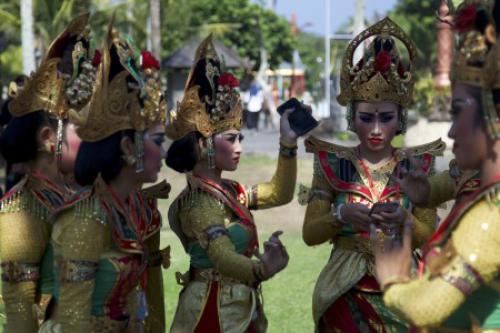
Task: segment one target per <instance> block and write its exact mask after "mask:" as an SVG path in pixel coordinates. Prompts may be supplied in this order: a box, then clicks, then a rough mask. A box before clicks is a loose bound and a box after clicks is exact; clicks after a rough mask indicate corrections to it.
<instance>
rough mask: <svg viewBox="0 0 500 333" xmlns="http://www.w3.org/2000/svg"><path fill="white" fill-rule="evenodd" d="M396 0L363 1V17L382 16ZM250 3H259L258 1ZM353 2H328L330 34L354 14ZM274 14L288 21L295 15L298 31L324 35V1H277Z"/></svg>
mask: <svg viewBox="0 0 500 333" xmlns="http://www.w3.org/2000/svg"><path fill="white" fill-rule="evenodd" d="M396 1H397V0H365V17H367V18H371V17H372V16H373V14H374V13H375V12H377V13H381V14H384V13H386V12H387V11H389V10H391V9H392V8H394V6H395V4H396ZM252 2H255V3H259V1H258V0H252ZM354 6H355V0H330V7H331V23H330V24H331V33H334V32H335V31H337V29H338V28H339V27H340V26H341V25H342V24H343V23H345V22H346V21H347V20H348V19H349V18H350V17H351V16H352V15H353V13H354ZM276 12H277V13H278V14H279V15H281V16H283V17H285V18H287V19H288V20H290V18H291V16H292V13H293V12H295V14H296V15H297V25H298V27H299V29H300V30H303V31H307V32H313V33H315V34H318V35H321V36H324V35H325V0H277V4H276Z"/></svg>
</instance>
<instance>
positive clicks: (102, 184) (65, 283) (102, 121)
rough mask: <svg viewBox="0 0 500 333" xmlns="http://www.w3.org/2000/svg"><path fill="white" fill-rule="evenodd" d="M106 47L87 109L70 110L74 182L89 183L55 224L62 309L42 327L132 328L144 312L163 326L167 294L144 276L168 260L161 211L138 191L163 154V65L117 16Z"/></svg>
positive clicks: (59, 306)
mask: <svg viewBox="0 0 500 333" xmlns="http://www.w3.org/2000/svg"><path fill="white" fill-rule="evenodd" d="M102 53H103V55H102V64H101V65H100V67H99V70H98V73H97V80H96V87H95V91H94V94H93V96H92V99H91V102H90V104H89V108H88V109H87V112H84V113H79V114H76V113H72V114H71V116H72V117H73V119H74V122H75V124H77V133H78V135H79V136H80V138H81V139H82V144H81V146H80V149H79V151H78V155H77V159H76V164H75V179H76V181H77V182H78V184H80V185H81V186H87V187H86V188H85V189H84V190H83V191H80V192H79V193H78V194H77V196H76V197H75V198H74V199H73V200H72V201H70V202H69V203H68V204H67V205H66V206H65V207H64V209H62V210H61V212H59V214H58V216H57V218H56V220H55V222H54V229H53V232H52V237H51V238H52V245H53V247H54V257H55V266H56V269H55V270H56V276H57V277H58V279H57V282H58V285H57V288H56V290H55V294H54V296H55V298H56V299H57V309H56V311H55V315H54V316H53V318H52V320H51V321H48V322H47V323H46V324H45V326H44V327H43V330H42V331H44V332H45V331H47V332H50V331H56V332H57V331H62V332H132V331H134V332H135V331H139V330H142V329H143V326H144V324H145V321H146V317H148V318H151V319H152V321H149V323H148V325H149V327H155V328H151V330H152V331H161V330H162V329H164V319H163V317H164V309H163V305H162V304H163V293H162V290H160V289H156V290H155V292H154V293H153V292H149V289H150V288H157V287H156V286H157V285H155V284H151V283H149V282H150V281H151V279H150V274H148V273H149V272H150V270H149V269H148V267H152V266H158V265H160V264H161V263H162V262H164V261H166V260H167V259H168V258H164V256H162V255H163V254H164V253H163V252H160V251H155V250H154V246H156V247H157V246H158V243H159V241H158V239H157V237H158V236H157V235H158V233H159V231H160V228H161V216H160V215H159V214H158V211H157V210H156V208H155V207H152V206H151V205H149V204H148V200H147V199H148V198H147V197H145V196H144V195H143V194H142V193H141V192H139V189H140V188H141V186H142V184H144V183H151V182H155V181H156V180H157V177H158V172H159V171H160V167H161V162H162V160H163V158H164V155H165V152H164V149H163V144H164V141H165V129H164V121H165V110H166V105H165V102H164V99H163V95H162V93H161V89H160V86H159V84H158V80H157V74H158V73H157V71H158V69H159V63H158V61H157V60H156V59H154V57H152V55H151V54H150V53H147V52H142V53H141V52H140V51H139V50H137V49H136V48H135V47H134V45H133V43H132V42H131V41H130V40H129V39H125V38H120V36H119V34H118V33H117V32H116V31H115V30H114V29H113V28H112V23H111V24H110V26H109V29H108V35H107V39H106V41H105V45H104V48H103V51H102ZM164 259H165V260H164ZM157 272H158V270H156V273H157ZM155 277H156V278H157V277H158V276H157V275H155ZM160 278H161V272H160ZM146 294H147V295H148V296H149V297H150V298H149V299H146V296H145V295H146ZM151 305H154V306H151ZM148 313H149V315H148ZM153 319H154V320H153ZM158 325H159V326H158Z"/></svg>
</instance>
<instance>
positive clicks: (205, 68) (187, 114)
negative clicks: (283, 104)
mask: <svg viewBox="0 0 500 333" xmlns="http://www.w3.org/2000/svg"><path fill="white" fill-rule="evenodd" d="M237 86H238V82H237V80H236V78H234V76H233V75H232V74H230V73H224V72H223V70H222V66H221V63H220V60H219V58H218V56H217V54H216V52H215V49H214V46H213V43H212V39H211V37H210V36H209V37H208V38H207V39H205V40H204V41H203V42H202V43H201V44H200V46H199V47H198V50H197V52H196V59H195V62H194V64H193V68H192V70H191V73H190V75H189V79H188V83H187V85H186V88H185V95H184V98H183V100H182V101H181V103H179V105H178V108H177V110H176V112H174V113H171V114H170V115H169V117H168V124H167V135H169V136H170V137H171V138H172V139H174V140H177V139H180V138H182V137H184V136H186V135H190V133H192V132H195V131H197V132H199V133H200V134H201V135H202V136H203V137H204V138H205V139H206V140H207V142H208V141H210V140H211V139H212V137H213V136H214V135H217V134H218V133H220V132H222V131H225V130H229V129H236V130H239V129H240V128H241V104H240V97H239V92H238V91H237ZM210 154H211V153H210V152H208V158H209V159H210V158H213V156H212V157H211V155H210ZM295 156H296V147H286V146H284V145H282V148H281V150H280V157H279V160H278V166H277V170H276V172H275V174H274V176H273V178H272V180H271V181H270V182H267V183H263V184H259V185H255V186H251V187H248V188H246V187H244V186H243V185H241V184H240V183H238V182H235V181H232V180H228V179H223V180H222V181H221V182H216V181H213V180H211V179H208V178H205V177H202V176H200V175H197V174H195V173H194V172H193V173H192V174H189V175H188V176H187V181H188V185H187V187H186V188H185V189H184V191H183V192H182V193H181V194H180V195H179V196H178V197H177V198H176V199H175V201H174V202H173V203H172V205H171V206H170V209H169V222H170V225H171V228H172V230H173V231H174V232H175V233H176V234H177V236H178V237H179V239H180V240H181V242H182V244H183V246H184V249H185V251H186V253H188V255H189V256H190V269H189V271H188V272H187V273H186V274H184V275H181V274H178V276H177V278H178V281H179V283H181V284H182V285H183V286H184V288H183V290H182V292H181V294H180V296H179V303H178V305H177V310H176V314H175V317H174V321H173V324H172V327H171V332H175V333H177V332H178V333H181V332H182V333H186V332H196V333H199V332H214V333H217V332H225V333H232V332H234V333H236V332H248V331H253V332H265V331H266V328H267V321H266V318H265V316H264V313H263V309H262V304H261V300H260V297H259V283H260V282H261V276H259V274H258V267H260V260H257V259H256V258H255V259H254V258H253V256H254V253H255V250H256V249H257V248H258V234H257V228H256V225H255V222H254V219H253V216H252V214H251V213H250V210H252V209H264V208H271V207H276V206H279V205H284V204H286V203H288V202H290V201H291V200H292V198H293V191H294V188H295V181H296V174H297V160H296V157H295ZM209 165H210V162H209ZM209 167H213V166H209Z"/></svg>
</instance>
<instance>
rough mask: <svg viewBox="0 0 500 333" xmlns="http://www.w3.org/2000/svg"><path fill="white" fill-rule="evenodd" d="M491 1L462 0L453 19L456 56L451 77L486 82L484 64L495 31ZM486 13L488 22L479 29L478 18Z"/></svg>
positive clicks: (475, 83) (478, 84)
mask: <svg viewBox="0 0 500 333" xmlns="http://www.w3.org/2000/svg"><path fill="white" fill-rule="evenodd" d="M491 12H492V2H491V1H486V0H469V1H464V2H462V3H461V4H460V5H459V6H458V8H457V13H456V15H455V19H454V23H453V25H454V28H455V31H456V32H457V40H458V43H457V46H456V50H455V56H454V57H453V63H452V69H451V80H452V82H453V83H463V84H467V85H471V86H475V87H482V86H483V66H484V64H485V62H486V58H487V55H488V52H489V50H490V49H491V46H492V45H493V44H495V40H496V35H495V28H494V26H493V19H492V17H491ZM479 16H486V17H487V21H488V22H489V24H488V25H487V26H486V27H485V28H484V31H480V30H479V28H478V27H477V23H476V21H477V20H478V17H479Z"/></svg>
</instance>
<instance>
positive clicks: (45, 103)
mask: <svg viewBox="0 0 500 333" xmlns="http://www.w3.org/2000/svg"><path fill="white" fill-rule="evenodd" d="M88 18H89V15H88V14H83V15H80V16H78V17H77V18H75V19H74V20H73V21H72V22H71V23H70V24H69V25H68V26H67V27H66V29H65V30H64V31H63V32H62V33H61V34H60V35H59V36H58V37H57V38H56V39H55V40H54V41H53V42H52V44H51V45H50V46H49V49H48V53H47V55H46V57H45V59H44V60H43V61H42V63H41V64H40V67H39V68H38V69H37V70H36V71H35V72H34V73H31V75H30V77H29V78H28V79H27V80H26V82H25V84H24V85H23V88H22V89H21V88H19V87H17V86H16V85H15V84H12V85H11V87H10V95H11V97H12V100H11V102H10V104H9V111H10V113H11V114H12V115H13V116H14V117H24V116H26V115H28V114H31V113H33V112H39V111H44V112H46V113H47V114H48V116H49V117H55V118H57V119H58V121H59V123H58V125H59V126H58V132H57V136H58V142H57V147H56V148H57V149H56V151H55V153H56V155H57V156H58V157H60V153H61V147H62V121H63V119H64V118H65V117H66V114H67V112H68V110H69V109H70V108H74V109H76V110H78V109H80V108H82V107H83V106H84V105H85V104H86V103H87V102H88V100H89V96H90V94H91V87H92V84H91V83H92V82H91V81H92V79H93V74H94V72H95V68H94V66H93V65H92V64H91V62H92V57H93V51H92V52H91V50H89V49H88V48H89V38H90V37H89V33H90V31H89V28H88V26H87V23H88ZM68 49H69V50H71V51H72V52H73V57H72V59H73V61H71V62H69V63H71V64H72V65H73V68H72V69H71V70H72V74H73V75H72V76H70V77H67V76H65V74H64V73H63V70H62V68H61V67H62V63H63V62H64V61H67V60H68V59H66V58H67V56H65V52H66V51H68ZM83 81H85V82H88V83H90V85H89V87H90V90H89V88H86V89H84V88H82V87H80V86H78V85H77V83H78V82H80V83H81V82H83ZM69 195H70V192H69V191H68V190H67V189H66V188H64V187H63V186H62V185H61V184H56V183H55V182H54V181H51V180H50V179H48V178H46V177H45V176H44V175H42V174H40V173H38V172H33V171H29V172H28V175H27V176H26V177H25V179H24V180H23V181H21V182H20V183H19V184H18V185H17V186H16V187H14V188H13V189H12V190H11V191H10V192H9V193H7V194H6V195H5V196H4V197H3V198H2V201H1V206H2V208H1V213H0V248H1V251H0V259H1V262H2V281H3V283H2V296H3V299H4V302H5V308H6V314H7V325H6V330H7V331H9V332H35V331H36V330H37V329H38V320H39V319H40V318H37V317H38V314H35V303H38V302H39V301H40V303H41V306H42V308H41V312H44V311H45V308H44V305H46V303H47V302H48V299H49V298H50V294H51V289H52V283H53V281H52V276H51V274H50V271H51V269H47V268H50V265H51V261H50V258H51V256H50V252H51V249H50V246H48V241H49V239H50V232H51V229H52V224H51V222H50V218H51V215H52V214H53V213H54V211H55V210H56V209H58V208H59V207H60V206H61V205H62V204H63V203H64V201H65V200H66V199H67V198H68V197H69ZM43 316H44V313H41V318H42V319H43Z"/></svg>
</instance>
